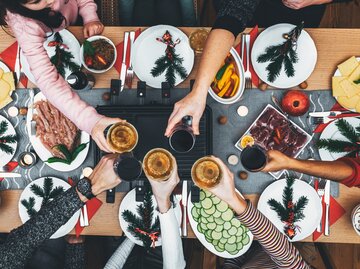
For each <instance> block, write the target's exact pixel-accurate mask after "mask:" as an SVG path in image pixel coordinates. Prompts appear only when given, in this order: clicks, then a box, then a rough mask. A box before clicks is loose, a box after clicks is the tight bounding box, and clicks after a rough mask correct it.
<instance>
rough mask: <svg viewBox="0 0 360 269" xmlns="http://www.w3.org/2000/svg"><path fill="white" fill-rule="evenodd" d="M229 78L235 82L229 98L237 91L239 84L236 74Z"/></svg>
mask: <svg viewBox="0 0 360 269" xmlns="http://www.w3.org/2000/svg"><path fill="white" fill-rule="evenodd" d="M231 78H232V79H233V80H234V82H235V86H234V89H233V91H232V93H231V94H230V97H233V96H234V95H235V93H236V91H237V90H238V87H239V83H240V78H239V76H238V75H237V74H236V73H233V74H232V75H231Z"/></svg>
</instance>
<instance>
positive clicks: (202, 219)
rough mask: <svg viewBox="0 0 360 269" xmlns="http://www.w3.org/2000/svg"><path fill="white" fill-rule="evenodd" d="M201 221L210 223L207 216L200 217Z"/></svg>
mask: <svg viewBox="0 0 360 269" xmlns="http://www.w3.org/2000/svg"><path fill="white" fill-rule="evenodd" d="M199 221H200V222H201V223H205V224H207V223H208V220H207V218H205V217H200V218H199Z"/></svg>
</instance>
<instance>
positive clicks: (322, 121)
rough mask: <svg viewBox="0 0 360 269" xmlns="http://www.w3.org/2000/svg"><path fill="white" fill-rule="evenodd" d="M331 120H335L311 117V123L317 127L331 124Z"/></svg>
mask: <svg viewBox="0 0 360 269" xmlns="http://www.w3.org/2000/svg"><path fill="white" fill-rule="evenodd" d="M333 120H335V118H333V119H331V118H329V117H318V118H317V117H312V123H313V124H315V125H317V124H327V123H329V122H332V121H333Z"/></svg>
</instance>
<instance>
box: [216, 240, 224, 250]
mask: <svg viewBox="0 0 360 269" xmlns="http://www.w3.org/2000/svg"><path fill="white" fill-rule="evenodd" d="M217 246H218V247H219V248H220V249H225V244H223V243H221V242H220V241H219V243H218V244H217Z"/></svg>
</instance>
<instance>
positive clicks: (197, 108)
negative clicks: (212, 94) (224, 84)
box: [165, 92, 206, 137]
mask: <svg viewBox="0 0 360 269" xmlns="http://www.w3.org/2000/svg"><path fill="white" fill-rule="evenodd" d="M205 105H206V95H205V97H204V96H202V95H199V94H194V93H193V92H191V93H189V94H188V95H187V96H185V97H184V98H183V99H181V100H180V101H178V102H177V103H176V104H175V106H174V110H173V112H172V113H171V115H170V118H169V121H168V126H167V128H166V131H165V136H167V137H169V136H170V135H171V131H172V130H173V128H174V126H175V125H176V124H177V123H178V122H180V121H181V120H182V118H183V117H185V116H192V127H193V131H194V134H195V135H199V134H200V131H199V122H200V119H201V116H202V114H203V112H204V110H205Z"/></svg>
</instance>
